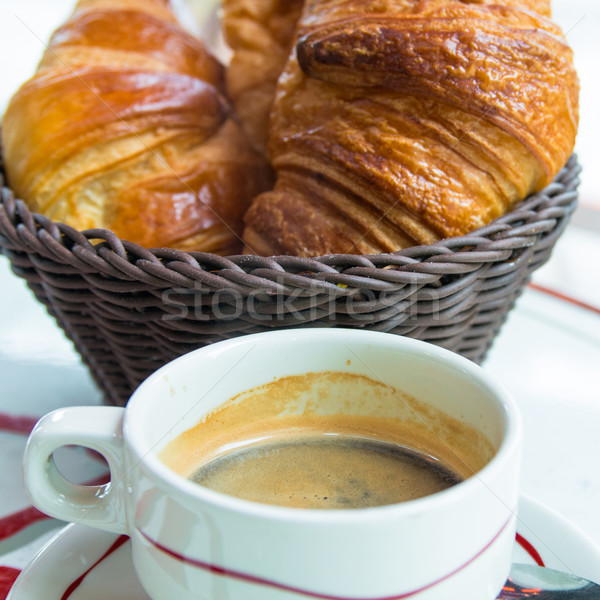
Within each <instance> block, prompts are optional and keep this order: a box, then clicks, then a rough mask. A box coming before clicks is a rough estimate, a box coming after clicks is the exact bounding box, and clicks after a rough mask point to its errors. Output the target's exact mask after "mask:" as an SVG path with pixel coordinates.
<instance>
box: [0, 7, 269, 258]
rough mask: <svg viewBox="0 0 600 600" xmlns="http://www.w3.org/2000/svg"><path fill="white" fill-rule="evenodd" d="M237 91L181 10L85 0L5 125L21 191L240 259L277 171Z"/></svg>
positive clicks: (35, 200) (135, 232)
mask: <svg viewBox="0 0 600 600" xmlns="http://www.w3.org/2000/svg"><path fill="white" fill-rule="evenodd" d="M223 90H224V69H223V67H222V65H221V64H220V63H218V62H217V60H216V59H215V58H213V57H212V56H211V55H210V54H209V53H208V52H207V50H206V49H205V48H204V46H203V45H202V43H201V42H200V41H199V40H197V39H196V38H194V37H193V36H192V35H190V34H188V33H187V32H186V31H185V30H184V29H183V28H182V26H181V25H180V24H179V23H178V22H177V20H176V18H175V16H174V15H173V13H172V12H171V9H170V6H169V2H168V1H167V0H82V1H81V2H79V4H78V5H77V7H76V9H75V11H74V13H73V14H72V16H71V17H70V18H69V20H68V21H67V22H66V23H65V24H64V25H63V26H62V27H60V28H59V29H58V30H57V31H56V32H55V34H54V35H53V37H52V39H51V41H50V45H49V47H48V50H47V51H46V53H45V54H44V56H43V58H42V61H41V63H40V65H39V66H38V70H37V72H36V74H35V75H34V77H33V78H32V79H30V80H29V81H28V82H26V83H25V84H24V85H23V86H22V88H21V89H20V90H19V91H18V92H17V93H16V94H15V96H14V97H13V99H12V101H11V102H10V105H9V107H8V109H7V111H6V114H5V116H4V119H3V126H2V134H3V146H4V153H5V165H6V171H7V177H8V180H9V183H10V185H11V186H12V187H13V189H14V191H15V193H16V194H17V195H18V196H19V197H21V198H23V199H24V200H26V201H27V202H28V203H29V204H30V205H31V206H32V208H33V209H34V210H36V211H38V212H41V213H43V214H46V215H47V216H49V217H50V218H52V219H54V220H56V221H61V222H65V223H67V224H69V225H71V226H73V227H75V228H77V229H88V228H96V227H102V228H108V229H111V230H112V231H114V232H115V233H116V234H117V235H118V236H120V237H122V238H124V239H127V240H130V241H134V242H137V243H139V244H142V245H144V246H147V247H156V246H171V247H175V248H180V249H186V250H204V251H208V252H216V253H220V254H227V253H234V252H238V251H239V250H240V249H241V243H240V235H239V234H240V232H241V228H242V218H243V213H244V211H245V210H246V208H247V206H248V203H249V201H250V200H251V198H252V197H253V196H255V195H256V194H257V193H259V192H260V191H262V190H264V189H267V186H268V184H269V180H270V171H269V169H268V167H267V166H266V165H265V163H264V161H263V159H262V158H261V157H259V155H258V154H257V153H255V152H254V151H253V150H252V149H251V147H250V145H249V143H248V142H247V140H246V138H245V136H244V135H243V134H242V132H241V129H240V127H239V126H238V125H237V123H236V122H235V120H234V118H233V117H232V111H231V107H230V105H229V102H228V101H227V100H226V98H225V96H224V93H223Z"/></svg>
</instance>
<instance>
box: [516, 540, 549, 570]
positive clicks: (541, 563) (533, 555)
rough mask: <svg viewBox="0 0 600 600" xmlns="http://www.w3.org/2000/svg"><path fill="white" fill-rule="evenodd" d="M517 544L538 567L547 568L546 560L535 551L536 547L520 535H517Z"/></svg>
mask: <svg viewBox="0 0 600 600" xmlns="http://www.w3.org/2000/svg"><path fill="white" fill-rule="evenodd" d="M516 539H517V544H519V546H521V548H523V550H525V552H527V554H529V556H531V558H533V560H534V561H535V563H536V564H537V565H538V567H545V566H546V565H545V564H544V559H543V558H542V557H541V555H540V553H539V552H538V551H537V550H536V549H535V546H534V545H533V544H532V543H531V542H530V541H529V540H526V539H525V538H524V537H523V536H522V535H521V534H520V533H517V536H516Z"/></svg>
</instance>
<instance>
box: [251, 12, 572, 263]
mask: <svg viewBox="0 0 600 600" xmlns="http://www.w3.org/2000/svg"><path fill="white" fill-rule="evenodd" d="M534 11H537V12H534ZM549 14H550V10H549V2H546V1H541V0H537V1H536V0H493V1H492V0H489V1H485V0H482V1H480V2H458V1H443V0H307V1H306V3H305V6H304V11H303V14H302V17H301V21H300V24H299V29H298V42H297V46H296V49H295V51H294V52H293V53H292V55H291V57H290V60H289V61H288V63H287V65H286V68H285V71H284V72H283V74H282V76H281V77H280V79H279V83H278V88H277V95H276V99H275V102H274V105H273V109H272V113H271V125H270V126H271V129H270V136H269V151H270V155H271V160H272V164H273V167H274V168H275V170H276V173H277V183H276V186H275V189H274V190H273V191H270V192H265V193H263V194H261V195H260V196H259V197H258V198H257V199H255V200H254V201H253V203H252V205H251V207H250V209H249V211H248V213H247V215H246V229H245V232H244V239H245V241H246V244H247V250H246V251H249V252H255V253H258V254H263V255H272V254H297V255H303V256H315V255H322V254H329V253H338V252H339V253H359V254H360V253H379V252H391V251H395V250H398V249H400V248H403V247H408V246H411V245H415V244H421V243H425V244H427V243H431V242H434V241H436V240H439V239H441V238H445V237H449V236H456V235H461V234H465V233H467V232H469V231H471V230H473V229H475V228H477V227H479V226H482V225H484V224H486V223H488V222H489V221H490V220H492V219H494V218H496V217H498V216H499V215H501V214H503V213H504V212H506V211H507V210H510V209H511V208H512V207H513V206H514V204H515V203H516V202H517V201H519V200H521V199H523V198H525V197H526V196H527V195H529V194H530V193H532V192H535V191H538V190H540V189H541V188H543V187H544V186H545V185H547V184H548V183H549V182H550V181H551V180H552V178H553V177H554V176H555V174H556V173H557V172H558V170H560V168H561V167H562V166H563V165H564V163H565V162H566V160H567V158H568V157H569V155H570V153H571V152H572V150H573V146H574V142H575V136H576V131H577V123H578V80H577V75H576V72H575V70H574V67H573V62H572V53H571V51H570V49H569V48H568V47H567V46H566V44H565V43H564V41H563V39H562V34H561V32H560V30H559V28H558V27H557V26H555V25H554V24H553V23H552V22H551V21H550V20H548V18H546V17H545V16H543V15H546V16H548V15H549Z"/></svg>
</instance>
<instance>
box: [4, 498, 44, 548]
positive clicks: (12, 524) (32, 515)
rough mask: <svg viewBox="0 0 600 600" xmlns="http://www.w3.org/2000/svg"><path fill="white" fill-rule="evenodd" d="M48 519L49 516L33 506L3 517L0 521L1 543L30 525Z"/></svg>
mask: <svg viewBox="0 0 600 600" xmlns="http://www.w3.org/2000/svg"><path fill="white" fill-rule="evenodd" d="M48 518H49V517H48V515H45V514H44V513H43V512H40V511H39V510H38V509H37V508H35V507H33V506H28V507H27V508H24V509H23V510H19V511H17V512H15V513H12V514H11V515H8V516H6V517H2V518H1V519H0V541H2V540H5V539H6V538H9V537H10V536H11V535H14V534H15V533H18V532H19V531H21V529H25V527H29V525H32V524H33V523H35V522H36V521H41V520H43V519H48Z"/></svg>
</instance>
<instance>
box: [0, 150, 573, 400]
mask: <svg viewBox="0 0 600 600" xmlns="http://www.w3.org/2000/svg"><path fill="white" fill-rule="evenodd" d="M578 174H579V166H578V164H577V160H576V158H575V157H572V158H571V159H570V160H569V162H568V163H567V165H566V166H565V168H564V169H563V170H562V171H561V172H560V173H559V175H558V176H557V177H556V179H555V181H554V182H553V183H552V184H551V185H550V186H548V187H547V188H546V189H544V190H543V191H542V192H540V193H538V194H535V195H533V196H531V197H529V198H528V199H526V200H525V201H523V202H521V203H520V204H519V205H518V206H517V207H516V208H515V209H514V210H513V211H512V212H510V213H509V214H507V215H505V216H503V217H501V218H500V219H497V220H496V221H494V222H493V223H491V224H490V225H488V226H486V227H484V228H482V229H479V230H477V231H475V232H473V233H472V234H470V235H468V236H464V237H459V238H450V239H447V240H444V241H442V242H439V243H437V244H432V245H427V246H417V247H414V248H409V249H407V250H402V251H400V252H397V253H394V254H383V255H369V256H357V255H334V256H325V257H320V258H315V259H306V258H296V257H291V256H279V257H270V258H263V257H256V256H233V257H229V258H222V257H219V256H216V255H213V254H206V253H198V252H189V253H184V252H179V251H177V250H172V249H164V248H163V249H158V250H148V249H144V248H142V247H140V246H138V245H136V244H133V243H130V242H125V241H122V240H120V239H119V238H118V237H117V236H115V235H114V234H113V233H111V232H110V231H106V230H102V229H94V230H88V231H84V232H79V231H76V230H74V229H73V228H71V227H69V226H67V225H64V224H61V223H55V222H53V221H51V220H49V219H48V218H46V217H43V216H41V215H39V214H32V213H31V212H30V211H29V210H28V209H27V207H26V205H25V204H24V202H22V201H20V200H15V199H14V196H13V194H12V192H11V191H10V190H9V189H8V188H6V187H2V202H1V204H0V250H1V251H2V253H3V254H5V255H6V256H7V257H8V259H9V260H10V262H11V266H12V269H13V271H14V272H15V273H16V274H17V275H19V276H21V277H23V278H24V279H26V280H27V283H28V285H29V287H30V288H31V290H32V291H33V293H34V294H35V296H36V297H37V299H38V300H39V301H40V302H42V303H43V304H44V305H45V306H46V308H47V309H48V312H49V313H50V314H51V315H52V316H53V317H54V318H55V319H56V321H57V322H58V324H59V325H60V327H62V328H63V329H64V331H65V333H66V335H67V336H68V337H69V338H70V339H71V340H72V341H73V343H74V344H75V347H76V349H77V351H78V352H79V353H80V354H81V356H82V359H83V361H84V362H85V363H86V364H87V366H88V367H89V368H90V371H91V373H92V375H93V377H94V379H95V381H96V383H97V384H98V386H99V387H100V389H101V390H102V391H103V392H104V395H105V400H106V401H107V402H108V403H111V404H117V405H124V404H125V403H126V402H127V400H128V399H129V397H130V395H131V393H132V392H133V390H134V389H135V388H136V387H137V386H138V385H139V384H140V383H141V382H142V381H143V380H144V379H145V378H146V377H147V376H148V375H149V374H150V373H152V372H153V371H155V370H156V369H158V368H159V367H160V366H161V365H163V364H165V363H166V362H168V361H170V360H172V359H173V358H175V357H177V356H180V355H182V354H184V353H186V352H189V351H190V350H193V349H195V348H198V347H200V346H204V345H206V344H210V343H212V342H215V341H218V340H222V339H226V338H231V337H235V336H239V335H243V334H247V333H255V332H259V331H265V330H269V329H280V328H288V327H351V328H365V329H374V330H378V331H387V332H390V333H394V334H398V335H405V336H408V337H413V338H418V339H421V340H425V341H428V342H432V343H434V344H437V345H439V346H443V347H445V348H448V349H450V350H453V351H455V352H458V353H460V354H462V355H464V356H466V357H467V358H470V359H471V360H473V361H475V362H481V361H482V360H483V358H484V357H485V354H486V352H487V350H488V349H489V347H490V345H491V344H492V341H493V339H494V337H495V336H496V334H497V333H498V331H499V329H500V327H501V325H502V323H503V322H504V320H505V318H506V315H507V313H508V311H509V310H510V309H511V308H512V306H513V304H514V302H515V300H516V298H517V297H518V296H519V294H520V293H521V291H522V290H523V288H524V286H525V285H526V284H527V282H528V280H529V277H530V274H531V273H532V272H533V271H534V270H535V269H537V268H538V267H540V266H541V265H542V264H543V263H544V262H546V260H547V259H548V258H549V256H550V253H551V251H552V247H553V246H554V244H555V242H556V240H557V238H558V237H559V236H560V234H561V233H562V231H563V229H564V227H565V225H566V223H567V220H568V217H569V215H570V214H571V213H572V212H573V210H574V209H575V206H576V202H577V186H578V183H579V180H578ZM1 177H2V176H1V174H0V184H2V179H1Z"/></svg>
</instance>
